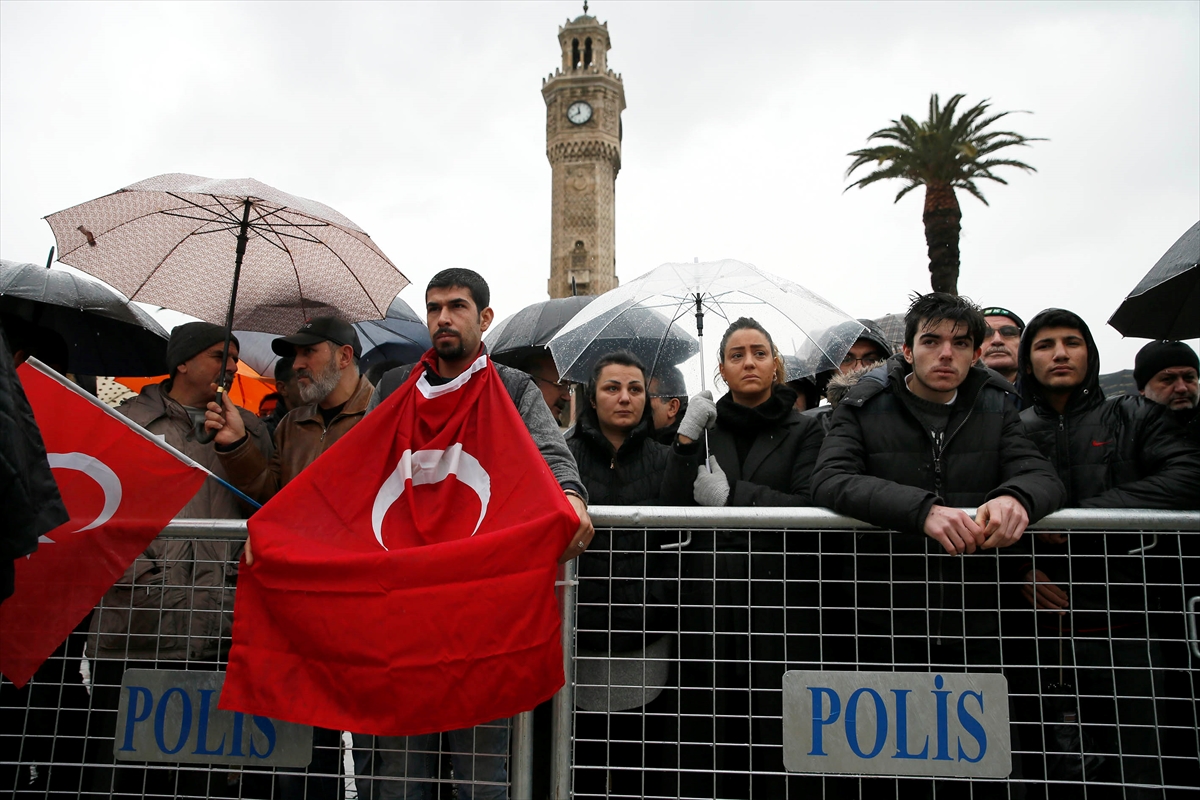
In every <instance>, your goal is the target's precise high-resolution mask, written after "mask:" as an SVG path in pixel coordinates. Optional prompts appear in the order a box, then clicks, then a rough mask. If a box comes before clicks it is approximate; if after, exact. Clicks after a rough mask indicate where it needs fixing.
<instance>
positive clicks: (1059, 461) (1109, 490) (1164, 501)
mask: <svg viewBox="0 0 1200 800" xmlns="http://www.w3.org/2000/svg"><path fill="white" fill-rule="evenodd" d="M1059 313H1063V312H1061V311H1059V310H1058V309H1049V310H1047V311H1043V312H1042V313H1040V314H1038V315H1037V316H1036V317H1034V318H1033V320H1031V321H1030V323H1029V327H1028V328H1026V330H1025V335H1024V336H1022V337H1021V349H1020V351H1019V355H1018V364H1019V369H1020V372H1021V375H1022V381H1021V390H1022V393H1023V395H1024V400H1025V404H1026V409H1025V410H1024V411H1023V412H1021V420H1022V422H1024V424H1025V430H1026V432H1027V433H1028V434H1029V437H1030V438H1031V439H1033V441H1034V443H1035V444H1036V445H1037V446H1038V449H1039V450H1041V451H1042V453H1044V454H1045V455H1046V457H1047V458H1049V459H1050V461H1051V462H1052V463H1053V464H1054V468H1055V470H1056V471H1057V472H1058V475H1059V477H1060V478H1062V480H1063V483H1064V484H1066V487H1067V505H1068V506H1072V507H1082V508H1168V509H1170V508H1174V509H1195V508H1200V451H1197V450H1196V448H1195V447H1192V446H1189V445H1188V444H1187V443H1186V441H1185V438H1184V437H1182V436H1180V435H1179V431H1178V429H1177V428H1175V427H1172V424H1173V420H1171V419H1170V416H1169V413H1168V412H1167V409H1166V407H1165V406H1161V405H1158V404H1157V403H1153V402H1151V401H1149V400H1147V399H1145V398H1144V397H1140V396H1133V397H1114V398H1111V399H1105V397H1104V392H1103V390H1102V389H1101V388H1100V354H1099V352H1098V351H1097V349H1096V342H1095V340H1094V339H1093V338H1092V332H1091V330H1090V329H1089V328H1088V326H1087V323H1086V322H1084V321H1083V320H1082V319H1080V318H1079V317H1078V316H1076V315H1074V314H1071V313H1070V312H1065V313H1066V314H1067V315H1068V316H1067V319H1068V320H1070V321H1072V322H1074V323H1075V324H1074V325H1073V326H1072V327H1076V328H1078V329H1079V331H1080V333H1082V334H1083V339H1084V341H1085V343H1086V344H1087V352H1088V366H1087V373H1086V375H1085V376H1084V379H1083V382H1082V383H1081V384H1079V385H1078V386H1077V387H1075V389H1074V390H1073V391H1072V393H1071V396H1070V398H1069V399H1068V400H1067V404H1066V407H1065V408H1064V409H1063V412H1062V413H1061V414H1060V413H1058V412H1057V411H1055V410H1054V408H1053V407H1052V406H1051V405H1050V402H1049V400H1048V399H1047V397H1046V391H1045V388H1044V387H1043V386H1042V384H1041V383H1039V382H1038V380H1037V378H1036V377H1034V375H1033V367H1032V360H1031V358H1030V350H1031V348H1032V346H1033V340H1034V339H1035V338H1036V337H1037V334H1038V332H1039V331H1041V330H1042V329H1043V328H1045V327H1047V320H1048V319H1050V321H1051V322H1053V321H1054V320H1053V319H1052V317H1051V315H1054V314H1059Z"/></svg>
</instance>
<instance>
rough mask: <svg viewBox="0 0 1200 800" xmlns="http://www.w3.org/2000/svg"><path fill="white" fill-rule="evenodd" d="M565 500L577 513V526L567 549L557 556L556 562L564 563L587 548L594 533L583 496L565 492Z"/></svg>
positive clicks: (581, 553)
mask: <svg viewBox="0 0 1200 800" xmlns="http://www.w3.org/2000/svg"><path fill="white" fill-rule="evenodd" d="M567 501H568V502H570V504H571V508H573V509H575V513H576V514H578V515H579V528H578V530H576V531H575V535H574V536H572V537H571V543H570V544H568V545H567V549H566V550H563V554H562V555H561V556H559V557H558V563H560V564H565V563H567V562H568V561H570V560H571V559H572V558H578V557H579V556H581V555H583V552H584V551H585V550H587V548H588V545H589V544H591V543H592V537H593V536H595V535H596V529H595V528H594V527H592V518H591V517H590V516H589V515H588V512H587V503H585V502H583V498H582V497H580V496H579V495H577V494H570V493H568V494H567Z"/></svg>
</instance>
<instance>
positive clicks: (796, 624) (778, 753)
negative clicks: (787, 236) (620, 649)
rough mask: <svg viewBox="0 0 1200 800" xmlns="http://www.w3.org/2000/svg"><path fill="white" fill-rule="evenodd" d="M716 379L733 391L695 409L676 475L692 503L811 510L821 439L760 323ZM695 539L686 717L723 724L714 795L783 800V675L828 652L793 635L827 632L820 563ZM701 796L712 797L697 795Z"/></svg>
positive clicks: (744, 327)
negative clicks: (822, 624) (822, 625)
mask: <svg viewBox="0 0 1200 800" xmlns="http://www.w3.org/2000/svg"><path fill="white" fill-rule="evenodd" d="M718 369H719V371H720V375H721V378H722V379H723V380H724V381H725V383H726V384H727V385H728V386H729V392H728V393H727V394H726V395H724V396H723V397H721V398H720V399H719V400H717V401H716V402H715V403H714V402H713V400H712V395H711V394H710V393H708V392H702V393H700V394H698V395H696V396H695V397H693V398H692V399H691V400H689V401H688V409H687V413H686V415H685V416H684V419H683V421H682V422H681V423H680V425H679V430H678V435H677V437H676V442H675V444H674V446H673V447H672V453H671V458H672V463H671V465H670V467H669V471H670V472H675V471H676V470H684V469H686V470H689V471H690V474H691V475H694V476H695V478H694V481H693V484H692V499H693V500H694V501H695V502H696V503H698V504H699V505H703V506H807V505H811V499H810V495H809V479H810V477H811V476H812V470H813V465H814V464H815V463H816V459H817V454H818V452H819V451H820V449H821V440H822V439H823V438H824V431H823V429H822V427H821V425H820V423H819V422H818V421H816V420H814V419H813V418H811V417H805V416H802V415H801V414H800V413H799V412H797V411H795V410H794V408H793V406H794V404H795V402H796V392H795V390H793V389H792V388H791V387H789V386H788V385H787V384H786V379H787V375H786V373H785V370H784V366H783V359H782V358H781V357H780V354H779V351H778V350H777V349H776V348H775V345H774V342H773V341H772V340H771V336H770V334H769V333H767V331H766V330H765V329H764V328H763V327H762V326H761V325H759V324H758V323H757V322H755V321H754V320H753V319H749V318H745V317H743V318H742V319H739V320H737V321H735V322H734V323H733V324H732V325H730V326H729V328H728V330H726V331H725V335H724V336H723V337H722V339H721V346H720V350H719V352H718ZM705 438H707V446H706V443H705V441H704V440H705ZM706 449H707V453H708V458H707V459H706V458H705V451H706ZM796 535H797V536H804V537H805V539H806V540H807V539H808V536H806V535H804V534H796ZM693 537H694V543H693V545H692V546H690V547H688V548H687V549H686V550H684V551H683V556H682V559H683V561H682V566H681V569H682V570H683V576H684V580H683V590H684V591H685V592H690V593H689V594H687V595H685V596H684V597H683V598H681V603H682V606H683V612H684V615H685V617H686V619H685V622H684V624H683V630H684V632H685V633H684V635H683V637H682V638H681V646H680V656H681V659H682V660H681V663H680V681H681V683H680V689H681V694H680V707H681V712H682V713H687V714H697V715H710V714H711V715H714V716H715V719H716V720H717V721H716V725H715V730H714V731H711V733H712V734H713V736H714V738H713V740H712V741H713V743H714V744H716V745H718V746H717V747H716V753H717V764H716V768H717V784H716V787H715V790H716V796H719V797H783V796H785V794H786V793H787V787H786V786H785V783H784V779H783V778H782V777H778V776H771V775H766V774H763V773H768V772H770V773H775V772H778V773H783V772H784V769H783V749H782V740H781V738H780V737H781V731H780V729H779V722H778V720H779V717H780V715H781V714H782V682H783V672H784V669H785V667H788V668H796V662H801V663H802V662H804V661H809V662H812V661H816V660H817V658H818V656H817V655H816V654H817V652H818V650H817V648H818V646H819V645H818V644H817V643H816V642H815V641H812V640H810V639H809V637H808V636H803V635H801V636H785V635H784V634H785V633H787V634H809V633H811V634H814V635H815V633H816V632H817V631H818V630H819V628H818V625H817V622H816V620H817V610H816V609H817V605H818V603H817V601H818V597H817V594H816V586H817V582H816V579H817V577H818V570H817V560H816V556H814V555H792V554H796V553H798V551H803V550H805V549H809V550H810V551H814V552H815V549H814V548H806V547H801V546H800V545H799V544H798V543H797V544H795V545H794V544H793V543H791V542H789V543H788V546H787V547H785V542H784V534H783V533H781V532H770V531H766V532H753V533H748V532H745V531H717V532H715V533H711V532H703V531H695V532H694V533H693ZM785 552H786V553H787V554H788V572H787V582H786V592H785V582H784V580H783V577H784V560H785ZM714 578H715V579H716V580H713V579H714ZM714 587H715V590H714ZM808 594H811V597H809V596H808ZM785 599H786V605H787V607H785ZM795 605H800V606H807V608H804V607H800V608H795V607H793V606H795ZM690 609H694V610H690ZM751 630H753V631H754V634H753V636H752V635H751V634H750V631H751ZM793 650H796V651H797V652H795V653H794V652H792V651H793ZM799 651H803V654H801V653H800V652H799ZM709 660H712V663H711V664H710V663H706V662H708V661H709ZM750 664H753V667H752V668H751V667H750V666H748V665H750ZM814 668H816V667H814ZM752 688H753V689H754V690H755V691H754V693H753V695H754V700H753V702H752V701H751V691H750V690H751V689H752ZM764 690H767V691H764ZM714 704H715V705H714ZM747 717H749V718H750V720H751V722H750V725H747V724H746V722H745V720H746V718H747ZM691 718H692V719H696V717H691ZM751 725H752V726H753V733H751ZM707 733H708V732H707V731H706V732H703V733H701V735H702V736H704V735H706V734H707ZM751 740H753V741H754V746H753V751H754V752H753V761H751V746H750V741H751ZM760 743H761V744H760ZM751 763H753V765H754V769H753V772H751V770H750V764H751ZM695 767H696V769H699V768H700V767H699V765H698V764H697V765H695ZM683 769H685V770H687V769H688V766H687V765H683ZM687 775H688V773H685V778H686V776H687ZM704 777H706V778H707V777H710V776H704ZM751 781H753V783H751ZM702 782H703V781H696V783H697V784H699V783H702ZM713 788H714V787H713V786H712V783H711V780H710V781H708V782H707V784H706V785H705V786H703V787H701V786H686V787H681V789H683V790H684V791H685V794H687V795H688V796H700V797H704V796H708V797H711V796H713V794H712V792H713ZM700 790H702V791H704V792H706V793H705V794H699V795H694V794H693V792H694V791H700Z"/></svg>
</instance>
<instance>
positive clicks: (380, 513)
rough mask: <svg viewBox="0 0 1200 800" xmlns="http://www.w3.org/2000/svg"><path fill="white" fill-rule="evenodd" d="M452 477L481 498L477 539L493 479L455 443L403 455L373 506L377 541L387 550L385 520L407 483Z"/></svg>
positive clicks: (430, 481)
mask: <svg viewBox="0 0 1200 800" xmlns="http://www.w3.org/2000/svg"><path fill="white" fill-rule="evenodd" d="M450 475H454V476H455V477H457V478H458V481H459V483H462V484H465V485H466V486H469V487H470V488H471V489H472V490H473V491H474V492H475V494H477V495H479V519H478V521H476V523H475V528H474V530H472V531H471V535H472V536H474V535H475V533H476V531H478V530H479V526H480V525H482V524H483V518H484V517H485V516H486V515H487V509H488V501H489V500H491V497H492V479H491V477H490V476H489V475H488V473H487V470H485V469H484V468H483V465H482V464H480V463H479V461H478V460H476V458H475V457H474V456H472V455H471V454H470V453H467V452H466V451H464V450H463V447H462V445H461V444H454V445H451V446H450V447H448V448H446V449H445V450H417V451H416V452H413V451H412V450H405V451H404V454H403V455H402V456H400V463H398V464H397V465H396V469H395V470H394V471H393V472H392V474H391V475H389V476H388V477H387V480H385V481H384V482H383V485H382V486H380V487H379V492H378V493H377V494H376V495H375V504H374V505H373V506H372V507H371V529H372V530H373V531H374V532H375V539H376V540H377V541H378V542H379V546H380V547H382V548H383V549H384V550H386V549H387V545H385V544H384V543H383V517H384V515H385V514H387V511H388V509H389V508H391V507H392V504H393V503H395V502H396V501H397V500H399V499H400V495H402V494H404V487H405V484H407V482H408V481H410V480H411V481H412V485H413V486H424V485H427V484H431V483H439V482H441V481H444V480H446V478H447V477H449V476H450Z"/></svg>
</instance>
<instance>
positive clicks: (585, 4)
mask: <svg viewBox="0 0 1200 800" xmlns="http://www.w3.org/2000/svg"><path fill="white" fill-rule="evenodd" d="M583 13H585V14H586V13H587V0H583Z"/></svg>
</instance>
